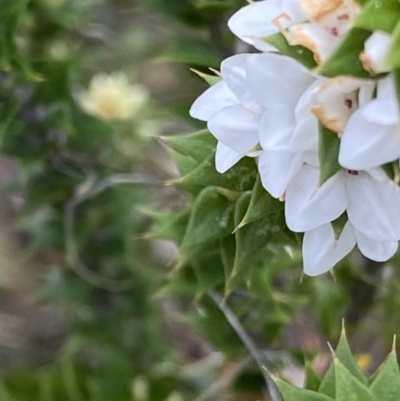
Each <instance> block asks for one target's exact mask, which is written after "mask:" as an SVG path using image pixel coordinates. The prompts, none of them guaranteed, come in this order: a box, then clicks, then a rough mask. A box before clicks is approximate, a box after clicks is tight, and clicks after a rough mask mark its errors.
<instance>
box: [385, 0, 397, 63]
mask: <svg viewBox="0 0 400 401" xmlns="http://www.w3.org/2000/svg"><path fill="white" fill-rule="evenodd" d="M398 6H399V7H400V3H398ZM398 19H400V17H398ZM399 49H400V22H399V23H398V24H397V26H396V28H395V29H394V31H393V34H392V43H391V45H390V49H389V54H388V56H387V58H386V61H387V63H388V65H390V66H391V67H392V68H399V67H400V54H399V53H400V51H399Z"/></svg>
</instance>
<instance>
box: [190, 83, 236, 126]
mask: <svg viewBox="0 0 400 401" xmlns="http://www.w3.org/2000/svg"><path fill="white" fill-rule="evenodd" d="M235 104H239V101H238V99H237V98H236V97H235V95H234V94H233V93H232V91H231V90H230V89H229V88H228V85H227V84H226V82H224V81H220V82H218V83H216V84H215V85H213V86H211V87H210V88H208V89H207V90H206V91H205V92H204V93H203V94H202V95H200V97H198V98H197V99H196V100H195V102H194V103H193V105H192V107H191V109H190V115H191V116H192V117H193V118H197V119H198V120H202V121H208V120H209V119H210V117H211V116H212V115H213V114H214V113H216V112H217V111H219V110H222V109H223V108H225V107H228V106H233V105H235Z"/></svg>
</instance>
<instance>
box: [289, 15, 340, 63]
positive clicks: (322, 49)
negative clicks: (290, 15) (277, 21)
mask: <svg viewBox="0 0 400 401" xmlns="http://www.w3.org/2000/svg"><path fill="white" fill-rule="evenodd" d="M285 37H286V39H287V41H288V42H289V44H290V45H291V46H295V45H300V46H304V47H306V48H307V49H310V50H311V51H312V52H313V53H314V58H315V59H316V61H317V62H318V63H321V62H323V61H325V60H326V59H327V58H328V57H329V56H330V54H331V53H332V51H333V50H334V49H335V47H336V46H337V45H338V43H339V41H340V38H339V37H336V36H333V35H332V34H330V33H329V32H328V31H326V30H325V29H324V28H323V27H322V26H320V25H319V24H312V23H304V24H299V25H294V26H291V27H290V28H289V29H288V32H287V33H286V35H285Z"/></svg>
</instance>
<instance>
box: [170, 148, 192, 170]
mask: <svg viewBox="0 0 400 401" xmlns="http://www.w3.org/2000/svg"><path fill="white" fill-rule="evenodd" d="M168 153H169V155H170V157H171V159H172V160H173V161H174V163H175V164H176V167H177V168H178V170H179V174H180V175H181V176H185V175H187V174H189V173H191V172H192V171H193V170H195V169H196V168H197V167H198V166H199V163H198V162H197V161H196V160H194V159H192V158H191V157H188V156H185V155H183V154H182V153H180V152H177V151H175V150H174V149H168Z"/></svg>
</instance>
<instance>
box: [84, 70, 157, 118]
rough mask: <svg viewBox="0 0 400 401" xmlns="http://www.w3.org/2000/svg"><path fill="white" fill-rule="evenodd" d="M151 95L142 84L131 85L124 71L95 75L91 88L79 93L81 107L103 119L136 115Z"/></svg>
mask: <svg viewBox="0 0 400 401" xmlns="http://www.w3.org/2000/svg"><path fill="white" fill-rule="evenodd" d="M148 97H149V94H148V91H147V89H146V88H145V87H144V86H142V85H131V84H130V83H129V81H128V79H127V77H126V76H125V75H124V74H122V73H117V74H112V75H104V74H99V75H95V76H94V77H93V78H92V80H91V82H90V85H89V89H88V90H87V91H85V92H82V93H80V94H79V95H78V101H79V103H80V105H81V107H82V108H83V109H84V110H85V111H86V112H87V113H89V114H92V115H94V116H96V117H99V118H101V119H103V120H114V119H129V118H133V117H135V115H136V114H137V112H138V111H139V109H140V108H141V107H142V106H143V105H144V103H145V102H146V101H147V99H148Z"/></svg>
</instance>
